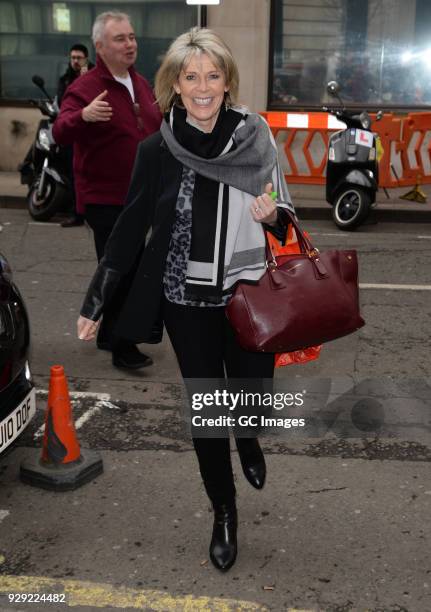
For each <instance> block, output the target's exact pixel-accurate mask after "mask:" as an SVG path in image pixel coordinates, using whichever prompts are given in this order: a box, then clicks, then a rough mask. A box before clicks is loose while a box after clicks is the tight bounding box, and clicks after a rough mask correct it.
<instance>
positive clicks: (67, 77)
mask: <svg viewBox="0 0 431 612" xmlns="http://www.w3.org/2000/svg"><path fill="white" fill-rule="evenodd" d="M87 68H88V70H91V69H92V68H94V64H92V63H91V62H88V64H87ZM79 76H81V73H80V72H76V71H75V70H74V69H73V68H72V66H71V65H70V64H69V66H68V67H67V70H66V72H65V73H64V74H63V75H62V76H61V77H60V78H59V79H58V85H57V102H58V105H59V106H60V104H61V101H62V99H63V96H64V94H65V93H66V89H67V88H68V87H69V85H70V84H71V83H73V81H76V79H77V78H78V77H79Z"/></svg>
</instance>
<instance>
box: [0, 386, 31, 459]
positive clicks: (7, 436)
mask: <svg viewBox="0 0 431 612" xmlns="http://www.w3.org/2000/svg"><path fill="white" fill-rule="evenodd" d="M35 413H36V389H32V390H31V391H30V393H29V394H28V395H27V397H26V398H25V399H23V400H22V401H21V402H20V404H19V406H17V407H16V408H15V410H14V411H13V412H11V413H10V414H9V415H8V416H7V417H6V418H5V419H3V421H1V422H0V453H1V452H2V451H4V450H5V449H6V448H7V447H8V446H9V445H10V444H12V442H13V441H14V440H15V439H16V438H17V437H18V436H19V435H20V433H21V432H23V431H24V429H25V428H26V427H27V425H28V424H29V423H30V421H31V419H32V418H33V417H34V415H35Z"/></svg>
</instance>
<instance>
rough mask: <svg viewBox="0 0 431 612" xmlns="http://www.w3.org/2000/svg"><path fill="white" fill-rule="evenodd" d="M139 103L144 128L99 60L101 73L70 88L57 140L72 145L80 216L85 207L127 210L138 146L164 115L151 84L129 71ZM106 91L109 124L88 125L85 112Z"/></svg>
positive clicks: (124, 89)
mask: <svg viewBox="0 0 431 612" xmlns="http://www.w3.org/2000/svg"><path fill="white" fill-rule="evenodd" d="M129 74H130V76H131V79H132V83H133V88H134V91H135V101H136V102H138V103H139V114H140V116H141V118H142V124H141V125H139V124H138V123H139V122H138V116H137V114H136V111H135V108H134V105H133V101H132V98H131V96H130V93H129V90H128V89H127V87H125V86H124V85H123V84H121V83H119V82H118V81H116V80H115V79H114V77H113V76H112V74H111V73H110V71H109V70H108V68H107V66H106V65H105V64H104V62H103V61H102V59H101V58H100V57H97V63H96V67H95V68H93V69H92V70H90V71H88V72H87V73H86V74H84V75H82V76H81V77H80V78H79V79H76V81H74V83H72V84H71V85H70V86H69V87H68V88H67V91H66V93H65V95H64V98H63V100H62V103H61V111H60V114H59V116H58V118H57V119H56V121H55V123H54V127H53V135H54V139H55V141H56V142H57V143H58V144H60V145H70V144H73V169H74V174H75V190H76V204H77V211H78V212H80V213H83V212H84V211H85V205H86V204H113V205H117V206H122V205H123V204H124V201H125V198H126V194H127V190H128V187H129V181H130V178H131V175H132V169H133V164H134V161H135V155H136V149H137V147H138V143H139V142H140V141H141V140H144V139H145V138H146V137H147V136H149V135H150V134H153V133H154V132H157V130H158V129H159V127H160V123H161V119H162V117H161V114H160V111H159V109H158V106H157V105H156V104H155V102H154V96H153V93H152V90H151V88H150V85H149V84H148V82H147V81H146V80H145V79H144V78H143V77H142V76H140V75H139V74H138V73H137V72H136V71H135V70H134V68H133V67H132V68H129ZM105 89H107V90H108V94H107V96H106V97H105V98H104V100H106V101H107V102H109V104H110V106H111V107H112V111H113V115H112V118H111V120H110V121H97V122H95V123H92V122H85V121H84V120H83V118H82V114H81V113H82V109H83V108H84V107H85V106H87V105H88V104H89V103H90V102H91V101H92V100H94V98H95V97H96V96H98V95H99V94H101V93H102V92H103V91H104V90H105Z"/></svg>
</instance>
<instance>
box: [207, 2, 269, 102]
mask: <svg viewBox="0 0 431 612" xmlns="http://www.w3.org/2000/svg"><path fill="white" fill-rule="evenodd" d="M269 25H270V0H221V3H220V5H218V6H209V7H208V27H210V28H212V29H214V30H216V32H217V33H218V34H220V36H221V37H222V38H223V40H225V41H226V43H227V44H228V45H229V47H230V48H231V50H232V53H233V55H234V57H235V59H236V61H237V63H238V67H239V74H240V102H241V103H242V104H245V105H246V106H248V107H249V108H250V110H252V111H255V112H257V111H261V110H265V109H266V104H267V90H268V62H269Z"/></svg>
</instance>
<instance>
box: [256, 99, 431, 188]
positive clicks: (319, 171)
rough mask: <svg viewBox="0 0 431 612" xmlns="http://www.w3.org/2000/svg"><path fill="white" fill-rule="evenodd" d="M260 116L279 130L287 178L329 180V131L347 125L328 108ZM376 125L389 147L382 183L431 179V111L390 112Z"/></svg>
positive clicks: (382, 165) (277, 136) (381, 166)
mask: <svg viewBox="0 0 431 612" xmlns="http://www.w3.org/2000/svg"><path fill="white" fill-rule="evenodd" d="M261 114H262V116H263V117H265V119H266V120H267V122H268V124H269V126H270V128H271V131H272V133H273V134H274V138H275V140H276V142H277V145H278V149H279V152H280V161H281V165H282V168H283V170H284V172H285V176H286V180H287V181H288V182H290V183H308V184H324V183H325V168H326V157H327V149H328V140H329V134H330V132H331V131H334V130H340V129H341V130H342V129H344V128H345V124H344V123H342V122H340V121H338V119H337V118H336V117H334V116H333V115H331V114H329V113H324V112H310V113H306V112H304V113H287V112H281V111H268V112H263V113H261ZM371 118H372V119H374V118H375V115H371ZM372 129H373V131H374V132H376V133H377V134H378V135H379V136H380V139H381V142H382V146H383V149H384V154H383V157H382V159H381V160H380V163H379V184H380V186H381V187H402V186H408V185H415V184H416V183H431V144H430V143H431V113H410V114H408V115H405V116H400V115H395V114H393V113H387V114H385V115H384V117H383V118H382V119H381V120H380V121H378V122H375V123H373V125H372ZM393 169H395V172H394V171H393Z"/></svg>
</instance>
